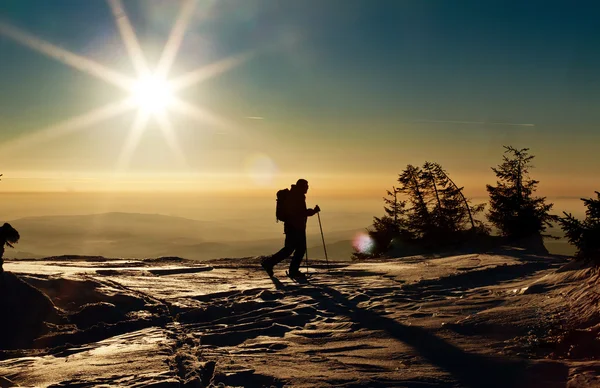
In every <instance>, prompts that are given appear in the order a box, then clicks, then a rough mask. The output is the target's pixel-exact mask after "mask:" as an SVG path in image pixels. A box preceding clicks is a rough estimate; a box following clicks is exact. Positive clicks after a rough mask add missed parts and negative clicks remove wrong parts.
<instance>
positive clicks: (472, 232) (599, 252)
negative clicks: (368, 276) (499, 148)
mask: <svg viewBox="0 0 600 388" xmlns="http://www.w3.org/2000/svg"><path fill="white" fill-rule="evenodd" d="M533 159H534V156H533V155H531V154H530V153H529V149H528V148H523V149H516V148H514V147H511V146H504V155H503V160H502V163H500V164H499V165H498V166H496V167H492V171H493V172H494V173H495V175H496V177H497V181H496V184H495V185H490V184H487V185H486V190H487V192H488V194H489V203H488V204H487V205H486V204H484V203H478V204H474V203H472V201H471V200H470V199H469V198H467V197H466V196H465V195H464V193H463V187H462V186H459V185H458V184H457V183H456V182H455V181H454V180H452V178H451V177H450V174H449V173H448V172H447V171H446V170H445V169H444V168H443V167H442V166H441V165H440V164H439V163H434V162H425V163H424V164H423V165H422V166H414V165H411V164H409V165H407V166H406V168H405V169H404V170H403V171H402V172H401V173H400V174H399V175H398V180H397V185H396V186H393V187H392V188H391V190H387V191H386V196H385V197H384V198H383V201H384V215H383V216H381V217H374V218H373V225H372V226H370V227H369V228H368V229H367V232H368V234H369V236H370V237H371V241H372V244H371V245H370V247H369V249H367V250H363V251H356V252H355V254H354V258H357V259H359V258H369V257H384V256H398V255H401V254H411V253H416V252H424V251H435V250H439V249H444V248H458V247H465V246H469V245H470V246H472V247H473V246H478V245H484V246H485V244H487V246H489V245H493V244H498V243H502V244H511V245H513V246H522V247H526V248H537V249H543V250H545V248H544V246H543V238H544V237H553V236H549V235H548V234H547V233H546V231H547V229H548V228H549V227H552V226H553V225H554V224H559V225H560V226H561V227H562V229H563V231H564V233H565V236H566V238H567V239H568V241H569V242H570V243H571V244H573V245H575V247H576V248H577V254H576V257H577V258H582V259H591V260H594V261H596V262H598V263H600V193H599V192H596V194H597V196H598V198H597V199H592V198H587V199H586V198H582V201H584V204H585V206H586V207H587V211H586V218H585V220H578V219H576V218H575V217H574V216H573V215H571V214H568V213H563V216H562V217H561V216H558V215H555V214H551V211H552V208H553V204H552V203H550V202H548V200H547V198H546V197H540V196H536V195H535V193H536V189H537V185H538V184H539V181H537V180H535V179H532V178H531V176H530V170H531V169H532V168H533V165H532V160H533ZM486 207H487V211H486ZM482 216H484V217H482ZM486 221H487V222H486ZM492 227H493V228H494V229H495V230H496V231H497V234H498V235H499V236H497V237H496V236H491V234H492ZM494 237H496V238H494ZM546 252H547V251H546Z"/></svg>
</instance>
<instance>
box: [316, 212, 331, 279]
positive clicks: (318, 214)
mask: <svg viewBox="0 0 600 388" xmlns="http://www.w3.org/2000/svg"><path fill="white" fill-rule="evenodd" d="M317 217H318V218H319V229H321V240H323V251H324V252H325V262H326V263H327V272H329V259H328V258H327V247H326V246H325V237H324V236H323V226H322V225H321V214H320V212H319V213H317Z"/></svg>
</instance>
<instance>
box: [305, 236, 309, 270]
mask: <svg viewBox="0 0 600 388" xmlns="http://www.w3.org/2000/svg"><path fill="white" fill-rule="evenodd" d="M304 252H305V253H306V274H307V275H308V244H307V243H306V238H305V241H304Z"/></svg>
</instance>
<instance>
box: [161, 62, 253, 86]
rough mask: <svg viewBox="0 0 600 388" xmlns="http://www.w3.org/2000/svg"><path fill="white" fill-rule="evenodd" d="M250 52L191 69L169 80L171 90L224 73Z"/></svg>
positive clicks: (237, 64) (239, 63)
mask: <svg viewBox="0 0 600 388" xmlns="http://www.w3.org/2000/svg"><path fill="white" fill-rule="evenodd" d="M251 56H252V54H248V53H246V54H239V55H235V56H231V57H228V58H225V59H222V60H220V61H218V62H214V63H211V64H210V65H206V66H202V67H200V68H198V69H196V70H192V71H190V72H189V73H186V74H184V75H182V76H180V77H178V78H175V79H174V80H172V81H171V84H172V85H173V90H174V91H177V90H181V89H185V88H188V87H190V86H192V85H194V84H197V83H198V82H202V81H206V80H207V79H210V78H213V77H216V76H218V75H220V74H222V73H225V72H227V71H229V70H231V69H233V68H235V67H237V66H239V65H241V64H242V63H244V62H246V61H247V60H248V59H250V57H251Z"/></svg>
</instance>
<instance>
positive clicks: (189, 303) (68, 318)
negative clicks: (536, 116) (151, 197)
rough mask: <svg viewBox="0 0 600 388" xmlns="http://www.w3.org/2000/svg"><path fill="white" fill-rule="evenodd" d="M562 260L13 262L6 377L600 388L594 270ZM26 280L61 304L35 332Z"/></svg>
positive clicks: (7, 284)
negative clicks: (16, 302)
mask: <svg viewBox="0 0 600 388" xmlns="http://www.w3.org/2000/svg"><path fill="white" fill-rule="evenodd" d="M564 264H565V261H564V259H562V258H557V257H540V256H528V255H525V254H519V253H518V252H515V253H513V254H506V255H484V254H471V255H463V256H452V257H442V258H424V257H411V258H403V259H394V260H378V261H370V262H357V263H350V264H348V263H344V264H340V263H335V265H332V267H331V269H330V271H327V269H326V266H325V265H324V263H317V265H315V266H312V267H310V268H309V271H310V272H311V273H312V276H311V277H310V278H309V279H308V280H307V281H306V282H303V283H297V282H294V281H292V280H290V279H288V278H286V277H285V274H284V270H285V269H286V264H283V263H282V265H281V266H280V267H277V268H276V276H277V278H278V280H277V279H274V280H271V279H270V278H269V277H267V275H266V274H265V273H264V272H263V271H262V270H261V268H260V266H259V265H258V259H256V258H245V259H224V260H218V261H212V262H209V263H206V262H204V263H202V264H198V263H195V262H188V261H185V260H178V259H159V260H152V261H141V260H140V261H136V260H114V259H102V258H93V259H86V258H83V257H80V258H77V257H71V258H53V259H46V260H36V261H9V262H7V263H6V264H5V266H4V267H5V270H6V271H7V272H9V273H7V274H6V275H5V279H4V284H3V287H4V290H5V292H4V293H3V297H2V309H3V310H4V311H3V315H4V314H5V313H6V314H9V313H10V314H12V315H6V316H11V318H3V320H4V321H5V322H4V324H5V326H3V330H4V332H3V333H2V336H3V338H2V344H3V346H2V348H3V349H4V350H2V351H0V376H1V377H0V386H1V387H4V386H11V385H12V384H17V385H19V386H41V387H48V386H55V387H57V386H73V385H76V386H80V387H86V386H137V387H142V386H161V387H163V386H164V387H167V386H180V385H181V384H182V383H183V384H189V386H208V385H210V384H214V385H219V384H221V385H225V386H246V387H261V386H266V387H270V386H275V387H282V386H289V387H567V386H569V387H591V386H598V385H599V384H600V379H598V378H597V377H596V374H597V371H598V370H600V362H599V361H597V360H596V359H597V356H598V355H600V354H598V349H599V347H598V338H597V333H598V330H597V329H594V327H593V325H594V322H595V323H598V322H596V320H597V318H598V305H597V302H598V300H597V299H593V298H590V295H593V292H594V289H596V288H597V287H596V284H597V282H596V280H597V273H596V272H595V271H594V270H591V269H589V268H579V267H577V266H572V265H571V266H570V267H566V268H563V269H562V270H561V271H560V272H557V269H559V268H560V267H562V266H564ZM303 270H305V268H304V267H303ZM14 275H16V276H14ZM594 276H596V278H594ZM29 285H30V286H33V287H36V288H37V289H39V290H40V291H41V292H43V293H44V294H45V295H47V297H48V298H49V300H50V301H51V303H50V302H48V303H50V304H49V305H48V306H50V307H49V308H50V309H51V310H52V309H54V310H55V311H56V314H54V311H49V310H44V311H46V313H45V315H44V316H45V317H47V318H48V319H47V320H48V321H50V322H51V323H48V324H45V325H43V327H42V328H41V329H39V330H37V331H32V330H25V329H23V330H21V329H20V328H22V327H24V326H19V322H18V321H19V319H20V316H19V314H21V308H18V309H16V310H15V307H14V306H13V305H11V303H10V300H9V299H10V298H13V299H18V298H23V300H22V302H24V303H27V301H30V304H31V305H30V306H28V307H26V309H29V310H31V311H34V310H33V309H36V308H37V306H36V304H38V305H39V304H42V305H43V304H44V303H46V302H44V300H45V299H39V297H38V296H32V294H31V292H30V291H26V290H30V288H27V287H29ZM6 290H10V291H6ZM596 298H597V297H596ZM594 303H595V304H594ZM52 305H53V306H52ZM10 306H13V307H10ZM11 309H12V310H11ZM23 309H25V307H23ZM29 310H23V311H29ZM41 310H42V309H41V308H40V311H41ZM36 317H38V318H35V319H44V318H43V317H42V318H39V314H38V315H36ZM11 319H12V320H13V321H15V322H17V323H15V325H16V326H15V325H13V326H10V322H9V321H10V320H11ZM23 319H24V318H23ZM27 319H29V320H32V319H34V318H27ZM7 322H8V323H7ZM13 323H14V322H13ZM34 323H35V322H34ZM21 324H22V322H21ZM586 326H587V327H586ZM575 329H579V330H575ZM10 331H12V332H10ZM32 333H33V334H32ZM586 335H587V337H586ZM27 336H29V337H27ZM578 336H580V337H582V338H585V341H584V342H585V344H582V343H581V341H579V342H578V340H577V338H579V337H578Z"/></svg>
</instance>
